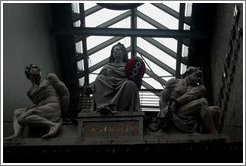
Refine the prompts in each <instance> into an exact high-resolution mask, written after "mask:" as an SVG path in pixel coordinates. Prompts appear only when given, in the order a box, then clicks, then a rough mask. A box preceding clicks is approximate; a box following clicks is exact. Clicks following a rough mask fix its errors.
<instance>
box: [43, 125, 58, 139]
mask: <svg viewBox="0 0 246 166" xmlns="http://www.w3.org/2000/svg"><path fill="white" fill-rule="evenodd" d="M60 130H61V124H60V123H56V125H55V126H53V127H51V128H50V130H49V133H48V134H45V135H43V136H42V138H43V139H47V138H51V137H55V136H56V135H57V134H58V133H59V131H60Z"/></svg>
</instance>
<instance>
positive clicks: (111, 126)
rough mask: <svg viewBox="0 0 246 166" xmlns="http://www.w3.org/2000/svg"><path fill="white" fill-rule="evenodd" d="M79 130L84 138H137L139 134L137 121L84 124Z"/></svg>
mask: <svg viewBox="0 0 246 166" xmlns="http://www.w3.org/2000/svg"><path fill="white" fill-rule="evenodd" d="M81 129H82V131H81V133H82V136H84V137H96V136H103V137H114V136H139V134H140V126H139V122H138V121H118V122H84V123H83V125H82V128H81Z"/></svg>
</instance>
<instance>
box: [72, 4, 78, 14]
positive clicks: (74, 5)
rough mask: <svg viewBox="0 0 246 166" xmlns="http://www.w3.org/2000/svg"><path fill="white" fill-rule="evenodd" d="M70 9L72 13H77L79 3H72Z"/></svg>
mask: <svg viewBox="0 0 246 166" xmlns="http://www.w3.org/2000/svg"><path fill="white" fill-rule="evenodd" d="M72 11H73V13H77V14H78V13H79V12H80V11H79V4H78V3H72Z"/></svg>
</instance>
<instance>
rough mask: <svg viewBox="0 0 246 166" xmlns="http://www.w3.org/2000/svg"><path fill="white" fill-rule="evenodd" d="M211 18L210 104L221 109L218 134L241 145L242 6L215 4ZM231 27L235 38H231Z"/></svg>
mask: <svg viewBox="0 0 246 166" xmlns="http://www.w3.org/2000/svg"><path fill="white" fill-rule="evenodd" d="M235 5H237V6H238V10H239V12H240V15H239V17H238V18H239V19H238V20H239V22H238V24H236V22H235V21H236V20H235V17H234V9H235ZM214 18H215V25H214V29H213V39H212V48H211V54H210V63H211V65H210V66H211V71H212V72H211V83H212V91H213V93H212V94H213V98H214V102H215V103H217V104H218V105H220V106H221V108H222V109H223V112H222V116H221V121H220V128H221V130H222V132H223V133H227V134H228V135H229V137H230V139H231V141H233V142H237V141H239V142H241V141H243V40H242V38H240V37H239V36H240V32H238V28H242V29H243V28H244V27H243V5H242V4H234V3H226V4H218V5H217V7H216V13H215V15H214ZM233 26H234V27H235V39H233V37H232V32H233V31H232V30H233ZM237 40H238V42H237ZM230 41H231V44H230ZM236 50H238V51H236Z"/></svg>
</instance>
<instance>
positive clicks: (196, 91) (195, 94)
mask: <svg viewBox="0 0 246 166" xmlns="http://www.w3.org/2000/svg"><path fill="white" fill-rule="evenodd" d="M205 92H206V88H205V87H204V86H203V85H200V86H196V87H191V88H188V91H187V92H186V93H184V94H183V95H182V96H181V97H179V98H178V99H176V101H177V103H178V104H179V105H184V104H186V103H189V102H191V101H193V100H196V99H200V98H202V97H203V96H204V94H205Z"/></svg>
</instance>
